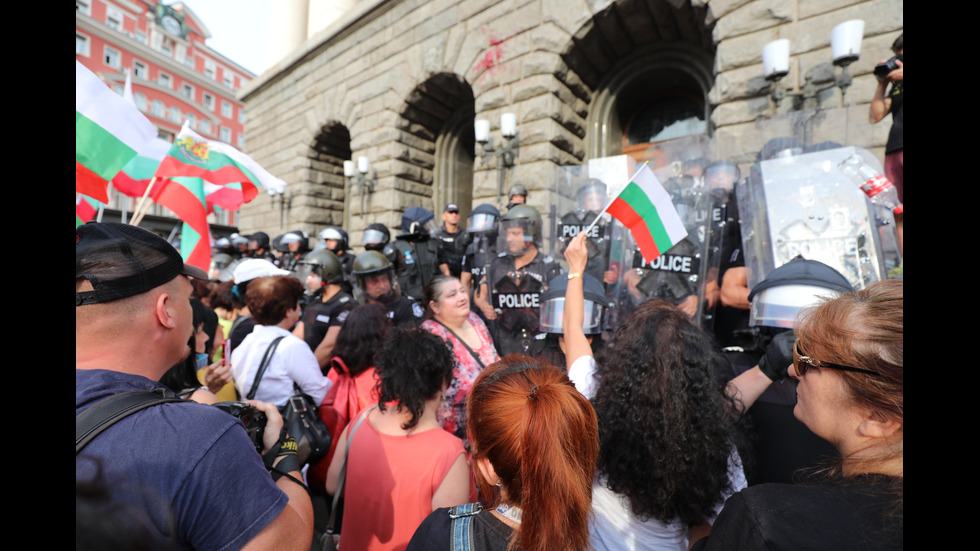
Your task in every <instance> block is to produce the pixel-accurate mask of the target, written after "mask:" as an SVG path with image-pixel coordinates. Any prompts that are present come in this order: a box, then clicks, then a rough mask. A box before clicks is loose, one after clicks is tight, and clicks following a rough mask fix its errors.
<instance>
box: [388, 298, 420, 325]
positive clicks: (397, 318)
mask: <svg viewBox="0 0 980 551" xmlns="http://www.w3.org/2000/svg"><path fill="white" fill-rule="evenodd" d="M382 304H384V305H385V308H387V309H388V318H389V319H390V320H391V326H392V327H416V326H418V325H419V324H421V323H422V317H423V316H424V315H425V310H424V309H423V308H422V306H421V305H420V304H419V303H418V302H416V301H415V300H413V299H411V298H409V297H406V296H404V295H401V296H399V297H398V299H397V300H395V301H394V302H393V303H391V304H387V303H382Z"/></svg>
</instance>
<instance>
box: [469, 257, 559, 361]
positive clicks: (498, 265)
mask: <svg viewBox="0 0 980 551" xmlns="http://www.w3.org/2000/svg"><path fill="white" fill-rule="evenodd" d="M514 260H515V258H514V257H513V256H511V255H510V254H508V253H506V252H503V253H500V254H499V255H497V257H496V258H495V259H494V261H493V263H492V264H491V265H490V272H489V274H488V277H487V287H488V290H489V292H490V299H491V300H492V303H491V304H492V306H493V308H494V310H496V311H497V312H498V314H497V319H496V323H495V325H496V333H495V339H496V345H497V350H498V351H499V352H500V355H501V356H506V355H507V354H514V353H517V354H526V353H527V352H528V350H529V348H530V345H531V340H532V339H533V338H534V336H535V335H536V334H537V333H538V316H539V313H540V301H541V292H542V291H544V290H545V289H546V288H547V284H548V282H549V281H551V280H552V279H553V278H554V277H555V276H557V275H558V274H559V273H560V272H561V266H559V265H558V263H557V262H555V260H554V259H553V258H552V257H550V256H546V255H544V254H542V253H541V252H540V251H538V254H537V255H535V257H534V259H533V260H531V262H530V263H528V264H527V265H526V266H523V267H521V268H520V269H515V268H514V265H515V264H514Z"/></svg>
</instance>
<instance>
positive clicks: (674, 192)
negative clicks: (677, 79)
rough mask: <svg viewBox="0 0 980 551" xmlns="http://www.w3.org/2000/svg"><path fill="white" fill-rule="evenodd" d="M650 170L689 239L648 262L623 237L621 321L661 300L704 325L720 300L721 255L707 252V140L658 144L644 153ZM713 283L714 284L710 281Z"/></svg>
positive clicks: (709, 229)
mask: <svg viewBox="0 0 980 551" xmlns="http://www.w3.org/2000/svg"><path fill="white" fill-rule="evenodd" d="M645 157H647V158H649V159H650V161H649V163H650V168H651V169H652V170H653V172H654V174H656V176H657V178H658V179H659V180H660V183H661V184H662V185H663V186H664V189H666V190H667V193H668V194H669V195H670V197H671V200H672V201H673V204H674V207H675V208H676V209H677V212H678V214H679V215H680V218H681V220H682V221H683V223H684V226H685V228H686V229H687V237H686V238H684V239H682V240H681V241H680V242H679V243H676V244H675V245H674V246H673V247H672V248H670V249H669V250H667V251H664V252H663V253H662V254H661V255H660V256H659V257H658V258H656V259H654V260H653V261H651V262H644V260H643V257H642V255H641V254H640V252H639V249H638V248H637V247H636V244H635V242H634V241H633V239H632V236H631V235H628V232H627V236H626V239H623V240H622V244H623V248H624V251H623V259H624V268H625V269H624V270H623V271H622V275H621V286H620V288H619V293H618V295H617V296H616V297H615V298H616V303H617V308H616V310H617V315H616V316H615V317H614V319H615V320H617V322H618V321H621V320H623V319H624V318H625V316H626V315H628V313H629V312H630V311H632V310H633V309H634V308H635V307H636V306H637V305H639V304H640V303H642V302H644V301H647V300H650V299H654V298H656V299H661V300H665V301H668V302H671V303H673V304H676V305H678V307H679V308H681V309H682V310H683V311H684V312H686V313H687V314H689V315H690V316H691V317H692V319H694V321H695V322H696V323H698V324H699V325H701V326H702V327H705V329H710V324H711V320H712V317H711V312H712V311H713V308H714V305H715V302H716V300H715V299H716V298H717V295H718V293H717V277H718V276H717V270H718V265H719V259H720V255H718V254H715V255H709V254H708V249H709V245H710V243H711V239H712V237H711V232H712V229H713V228H712V225H711V223H710V220H711V210H712V200H711V191H710V189H709V188H708V186H707V184H706V181H705V173H704V171H705V168H706V167H707V166H708V164H709V162H708V160H709V156H708V139H707V138H706V137H704V136H688V137H685V138H680V139H677V140H670V141H666V142H660V143H657V144H654V145H653V146H651V148H649V149H648V150H647V151H646V152H645ZM709 283H710V285H709Z"/></svg>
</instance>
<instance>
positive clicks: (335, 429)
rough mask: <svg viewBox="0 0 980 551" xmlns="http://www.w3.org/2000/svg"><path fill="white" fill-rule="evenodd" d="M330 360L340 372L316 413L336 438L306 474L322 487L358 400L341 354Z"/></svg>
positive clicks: (354, 386)
mask: <svg viewBox="0 0 980 551" xmlns="http://www.w3.org/2000/svg"><path fill="white" fill-rule="evenodd" d="M330 362H331V364H333V366H334V369H335V370H336V371H337V373H338V374H339V376H338V377H337V380H336V381H334V383H333V386H331V387H330V390H329V391H328V392H327V395H326V396H325V397H324V398H323V402H321V403H320V408H319V409H318V410H317V415H318V416H319V417H320V420H321V421H323V424H324V426H326V427H327V431H329V432H330V436H331V437H332V438H333V441H332V442H331V443H330V449H329V451H327V453H326V455H324V456H323V457H321V458H320V459H318V460H317V461H312V462H310V468H309V469H308V470H307V471H306V478H307V480H309V481H310V485H311V486H312V485H316V486H319V487H323V485H324V484H325V483H326V481H327V470H328V469H329V468H330V462H331V461H333V454H334V451H335V450H336V449H337V444H338V443H339V438H340V433H342V432H344V429H345V428H347V423H349V422H350V420H351V418H352V417H354V416H355V415H357V412H358V401H359V399H358V396H357V385H356V384H355V383H354V379H352V378H351V376H350V370H349V369H347V364H345V363H344V360H343V359H342V358H341V357H340V356H334V357H333V358H331V360H330Z"/></svg>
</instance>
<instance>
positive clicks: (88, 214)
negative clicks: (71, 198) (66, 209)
mask: <svg viewBox="0 0 980 551" xmlns="http://www.w3.org/2000/svg"><path fill="white" fill-rule="evenodd" d="M102 206H103V203H100V202H99V201H96V200H95V199H92V198H91V197H86V196H85V195H82V194H81V193H76V194H75V227H76V228H77V227H78V226H81V225H82V224H84V223H86V222H88V221H90V220H94V219H95V216H96V215H97V214H98V213H99V208H100V207H102Z"/></svg>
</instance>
